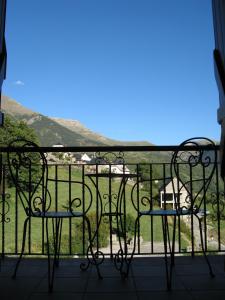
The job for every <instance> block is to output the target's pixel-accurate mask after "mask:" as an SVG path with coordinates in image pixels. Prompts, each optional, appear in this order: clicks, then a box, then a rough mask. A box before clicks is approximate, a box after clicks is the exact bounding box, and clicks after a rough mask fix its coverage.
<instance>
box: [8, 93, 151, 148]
mask: <svg viewBox="0 0 225 300" xmlns="http://www.w3.org/2000/svg"><path fill="white" fill-rule="evenodd" d="M2 110H3V111H4V112H5V113H6V114H8V115H10V116H11V117H13V118H15V119H17V120H23V121H24V122H25V123H27V125H28V126H30V127H32V128H33V129H34V130H35V132H36V134H37V136H38V137H39V139H40V142H41V145H42V146H52V145H55V144H59V143H61V144H63V145H64V146H116V145H124V146H128V145H134V146H136V145H142V146H146V145H153V144H151V143H149V142H147V141H133V142H130V141H128V142H127V141H117V140H113V139H110V138H107V137H105V136H103V135H101V134H99V133H96V132H94V131H92V130H90V129H89V128H87V127H85V126H84V125H83V124H82V123H81V122H80V121H78V120H73V119H64V118H60V117H49V116H45V115H43V114H41V113H38V112H35V111H33V110H31V109H29V108H27V107H25V106H23V105H22V104H20V103H19V102H18V101H16V100H14V99H12V98H10V97H8V96H4V95H2Z"/></svg>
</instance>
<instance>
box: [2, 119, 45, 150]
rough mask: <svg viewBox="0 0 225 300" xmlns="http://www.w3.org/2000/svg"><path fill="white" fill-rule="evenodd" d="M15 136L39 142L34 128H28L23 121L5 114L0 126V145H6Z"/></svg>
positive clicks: (15, 137)
mask: <svg viewBox="0 0 225 300" xmlns="http://www.w3.org/2000/svg"><path fill="white" fill-rule="evenodd" d="M17 138H24V139H26V140H28V141H32V142H34V143H36V144H39V140H38V138H37V135H36V134H35V131H34V129H32V128H30V127H29V126H28V125H27V124H26V123H25V122H24V121H17V120H15V119H13V118H11V117H9V116H7V115H6V116H5V121H4V126H3V127H0V146H7V145H8V144H9V143H10V141H12V140H15V139H17Z"/></svg>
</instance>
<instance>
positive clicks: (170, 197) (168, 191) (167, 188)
mask: <svg viewBox="0 0 225 300" xmlns="http://www.w3.org/2000/svg"><path fill="white" fill-rule="evenodd" d="M173 185H174V187H173ZM178 188H179V199H180V207H183V206H184V207H187V205H188V203H187V199H188V191H187V189H186V188H185V187H184V186H182V183H181V182H177V178H176V177H175V178H173V183H172V180H170V179H168V180H165V184H164V185H163V186H162V187H161V188H160V189H159V194H160V207H161V208H163V207H164V206H165V205H168V204H170V205H172V207H173V209H175V194H174V190H175V193H176V199H177V198H178Z"/></svg>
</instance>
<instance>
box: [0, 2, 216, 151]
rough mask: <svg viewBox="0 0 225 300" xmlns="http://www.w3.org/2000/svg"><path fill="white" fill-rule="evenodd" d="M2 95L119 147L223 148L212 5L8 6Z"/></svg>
mask: <svg viewBox="0 0 225 300" xmlns="http://www.w3.org/2000/svg"><path fill="white" fill-rule="evenodd" d="M6 39H7V50H8V69H7V80H6V81H5V82H4V85H3V94H5V95H7V96H10V97H12V98H14V99H16V100H17V101H19V102H20V103H21V104H23V105H25V106H27V107H28V108H31V109H33V110H35V111H37V112H40V113H42V114H44V115H47V116H55V117H62V118H68V119H75V120H79V121H80V122H81V123H83V124H84V125H85V126H87V127H88V128H90V129H91V130H93V131H96V132H99V133H101V134H103V135H105V136H107V137H110V138H113V139H117V140H128V141H136V140H139V141H140V140H147V141H149V142H152V143H154V144H157V145H170V144H178V143H180V142H181V141H182V140H184V139H186V138H189V137H193V136H207V137H209V138H213V139H216V140H219V138H220V127H219V125H218V124H217V108H218V105H219V104H218V92H217V87H216V83H215V79H214V71H213V59H212V51H213V48H214V36H213V24H212V12H211V1H210V0H188V1H186V0H32V1H31V0H8V6H7V22H6Z"/></svg>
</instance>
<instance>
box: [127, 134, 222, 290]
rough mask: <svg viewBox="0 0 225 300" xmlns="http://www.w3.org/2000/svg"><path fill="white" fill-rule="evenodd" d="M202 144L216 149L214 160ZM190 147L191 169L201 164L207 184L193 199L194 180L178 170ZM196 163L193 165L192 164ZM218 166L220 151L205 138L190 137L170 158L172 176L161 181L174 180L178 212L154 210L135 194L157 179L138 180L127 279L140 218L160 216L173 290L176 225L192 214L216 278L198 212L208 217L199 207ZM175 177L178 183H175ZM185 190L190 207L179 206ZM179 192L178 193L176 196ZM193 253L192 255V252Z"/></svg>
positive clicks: (167, 278)
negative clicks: (147, 183) (145, 182)
mask: <svg viewBox="0 0 225 300" xmlns="http://www.w3.org/2000/svg"><path fill="white" fill-rule="evenodd" d="M202 142H204V143H207V144H208V145H209V150H213V153H214V155H213V156H214V157H213V160H214V161H212V158H211V157H210V156H209V155H207V154H205V152H204V150H202V148H201V147H200V146H201V144H202ZM187 146H189V147H191V148H192V151H189V152H188V153H189V161H188V164H189V167H190V169H191V170H192V168H194V167H196V166H199V165H201V167H203V169H204V176H205V177H204V178H203V179H202V178H201V180H203V181H204V184H203V185H202V187H201V189H200V190H199V191H198V193H197V195H195V197H193V190H192V188H191V190H189V189H188V184H190V183H191V179H190V180H189V181H188V180H187V181H185V182H184V181H183V180H181V179H180V178H179V167H178V164H179V163H178V158H179V157H180V154H181V153H187V152H186V151H187V150H186V149H185V147H186V148H188V147H187ZM192 162H193V163H192ZM216 163H217V151H216V147H215V144H214V142H213V141H211V140H210V139H208V138H204V137H196V138H191V139H188V140H185V141H184V142H183V143H181V144H180V146H178V147H177V150H176V151H174V153H173V155H172V159H171V164H170V177H168V178H161V179H159V180H162V181H163V182H164V183H165V180H166V179H170V180H171V181H172V187H173V194H174V195H175V197H174V200H175V209H157V210H154V209H153V205H152V199H150V198H148V197H143V198H140V199H139V196H138V195H139V193H136V190H135V189H139V186H140V184H141V183H143V182H144V181H153V180H155V179H151V180H144V181H143V180H139V181H138V182H137V183H136V184H135V185H134V186H133V188H132V191H131V201H132V203H133V206H134V208H135V210H136V211H137V218H136V221H135V235H134V247H133V251H132V253H131V255H130V258H129V259H128V260H127V271H126V274H125V277H126V276H128V274H129V269H130V264H131V261H132V259H133V257H134V254H135V250H136V244H137V233H138V232H139V231H140V219H141V218H142V217H143V216H150V217H153V216H154V217H157V216H158V217H161V219H162V232H163V243H164V258H165V269H166V270H165V271H166V282H167V290H171V285H172V273H173V272H172V271H173V267H174V256H175V236H176V223H177V218H179V217H181V216H184V215H186V216H187V215H193V216H195V217H196V218H197V220H198V224H199V231H200V239H201V247H202V252H203V255H204V258H205V261H206V263H207V265H208V268H209V274H210V276H211V277H214V273H213V271H212V267H211V264H210V262H209V259H208V257H207V255H206V249H205V245H204V241H203V234H202V225H201V220H200V218H199V216H198V214H199V212H201V213H203V214H204V215H206V211H204V210H201V209H200V206H201V204H202V202H203V200H204V198H205V196H206V192H207V189H208V187H209V185H210V182H211V180H212V177H213V174H214V171H215V169H216ZM210 164H212V166H211V170H210V173H209V175H208V176H207V177H206V168H207V167H209V166H210ZM175 178H177V179H178V180H176V183H175ZM180 180H181V185H180V186H178V187H177V186H176V185H177V183H179V181H180ZM182 188H185V189H187V191H188V198H189V201H190V203H191V205H190V206H189V207H181V206H180V196H179V194H180V193H179V191H180V190H181V189H182ZM177 189H178V193H177ZM200 193H201V201H200V205H199V206H198V207H197V206H196V199H197V197H198V196H199V195H200ZM140 203H141V204H143V205H144V206H145V207H146V206H148V207H149V209H148V210H144V211H140V210H139V206H140ZM169 217H173V225H172V228H173V230H172V237H170V233H169V225H168V218H169ZM192 254H193V253H192Z"/></svg>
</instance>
